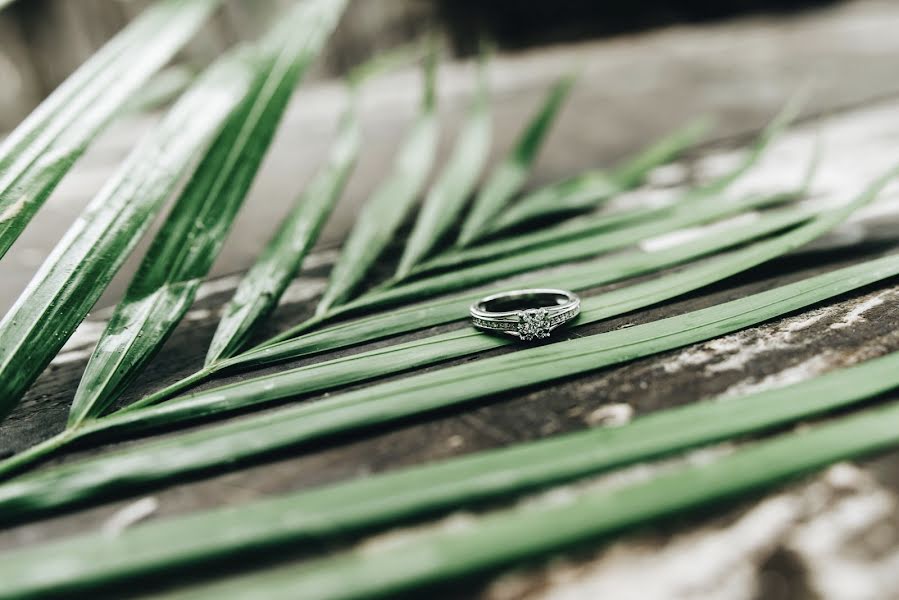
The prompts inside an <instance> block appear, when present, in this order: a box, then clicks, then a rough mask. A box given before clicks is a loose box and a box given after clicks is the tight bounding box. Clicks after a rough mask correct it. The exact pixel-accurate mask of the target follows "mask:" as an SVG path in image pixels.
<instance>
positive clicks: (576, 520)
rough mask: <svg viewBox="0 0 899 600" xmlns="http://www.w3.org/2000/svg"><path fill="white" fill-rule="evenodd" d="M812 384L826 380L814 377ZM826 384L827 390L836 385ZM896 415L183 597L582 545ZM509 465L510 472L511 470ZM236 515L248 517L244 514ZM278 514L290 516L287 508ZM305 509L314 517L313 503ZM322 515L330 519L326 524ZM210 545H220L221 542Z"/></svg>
mask: <svg viewBox="0 0 899 600" xmlns="http://www.w3.org/2000/svg"><path fill="white" fill-rule="evenodd" d="M892 358H893V359H894V360H892V362H890V363H889V367H890V368H891V369H893V370H894V371H895V370H896V369H897V368H899V361H896V360H895V357H892ZM887 372H888V371H887V370H885V369H871V370H870V371H864V370H862V371H852V372H849V373H846V374H844V377H842V378H834V379H830V380H829V381H830V382H833V383H842V384H844V385H848V386H855V385H866V384H867V383H868V382H867V381H865V380H863V379H862V376H864V375H867V374H868V373H871V374H872V375H875V376H876V375H881V374H886V373H887ZM798 389H799V391H805V389H804V388H801V387H800V388H798ZM791 391H792V390H791ZM810 391H818V388H815V387H814V386H813V387H812V389H810ZM821 391H822V392H823V393H825V394H827V392H829V391H830V390H824V389H821ZM827 395H832V394H827ZM780 399H781V400H782V401H783V402H790V401H792V400H800V399H806V398H803V397H802V396H796V395H794V394H792V393H784V394H783V395H782V396H781V397H780ZM897 423H899V404H896V403H893V404H890V405H889V406H887V407H884V408H880V409H873V410H867V411H864V412H862V413H861V414H858V415H856V416H852V417H847V418H845V419H841V420H838V421H835V422H833V423H829V424H826V425H821V426H818V427H814V428H812V429H811V430H810V431H807V432H803V433H802V434H795V433H794V434H786V435H781V436H778V437H777V438H775V439H773V440H771V441H767V442H762V443H759V444H754V445H750V446H748V447H747V448H745V449H741V450H737V451H735V452H733V453H732V454H730V455H728V456H725V457H723V458H719V459H717V460H715V461H714V462H711V463H708V464H704V465H696V466H686V467H680V468H675V469H672V470H670V471H667V472H665V473H662V474H659V475H656V476H655V477H653V478H650V479H648V480H646V481H639V482H636V483H629V484H623V485H622V486H620V487H617V488H616V489H614V490H613V491H590V492H587V493H582V494H579V495H577V496H575V497H574V498H571V499H570V500H568V501H567V502H562V503H560V502H559V501H558V500H557V499H553V500H549V501H542V502H535V503H531V504H529V505H527V506H525V507H524V508H520V509H507V510H503V511H499V512H496V513H493V514H489V515H487V516H484V517H481V518H479V519H478V520H477V524H476V526H473V527H461V528H458V527H457V528H452V529H450V528H443V529H438V530H436V531H423V532H419V533H414V532H413V533H412V534H411V535H409V536H408V537H405V538H404V539H401V540H399V541H397V542H396V543H393V544H390V545H389V546H387V547H385V546H384V545H377V546H372V547H368V548H366V547H362V548H358V549H354V550H351V551H348V552H343V553H339V554H336V555H333V556H330V557H326V558H322V559H318V560H313V561H310V562H308V563H306V564H303V565H302V566H300V567H295V566H289V567H282V568H279V569H272V570H268V571H262V572H258V573H253V574H249V575H244V576H240V577H236V578H227V579H224V580H221V581H218V582H215V583H212V584H209V585H206V586H201V587H199V588H195V589H194V590H193V591H191V590H190V589H189V588H188V590H186V591H185V592H183V593H182V594H180V595H179V597H180V598H184V599H190V598H193V599H200V598H221V597H222V596H223V595H225V594H230V595H232V596H234V597H241V596H242V595H248V596H254V595H260V596H264V597H266V598H294V597H296V595H298V594H301V595H302V596H303V597H304V598H310V599H312V598H314V599H316V600H339V599H345V598H347V599H348V598H358V597H361V596H384V597H387V596H392V595H395V594H399V593H401V592H409V591H411V590H415V589H418V588H422V587H428V586H433V585H434V584H437V583H440V582H445V581H447V580H456V579H460V578H464V577H466V576H471V575H476V574H483V573H485V572H489V571H493V570H496V569H498V568H501V567H504V566H508V565H512V564H515V563H521V562H523V561H528V560H534V559H536V558H540V557H544V556H548V555H550V554H552V553H554V552H558V551H562V550H566V549H574V548H577V547H578V546H579V545H580V544H582V543H584V542H587V541H590V540H596V539H599V538H601V537H603V536H609V535H613V534H617V533H619V532H621V531H623V530H626V529H628V528H631V527H637V526H640V525H643V524H645V523H647V522H652V521H657V520H659V519H660V518H662V517H667V516H672V515H678V514H683V513H687V512H689V511H691V510H695V509H698V508H700V507H710V506H714V505H715V504H720V503H725V502H733V501H734V500H735V499H736V498H739V497H740V496H742V495H747V494H752V493H757V492H759V491H761V490H765V489H770V488H772V487H774V486H776V485H778V484H783V483H786V482H788V481H790V480H791V479H795V478H796V477H799V476H802V475H805V474H807V473H810V472H812V471H814V470H816V469H820V468H822V467H825V466H827V465H830V464H833V463H835V462H837V461H840V460H846V459H853V458H862V457H866V456H870V455H873V454H876V453H879V452H883V451H885V450H888V449H891V448H895V447H896V445H897V444H899V428H897V426H896V425H897ZM502 475H503V476H504V477H505V476H507V475H508V474H507V472H506V471H504V472H503V473H502ZM441 483H446V482H445V481H441ZM441 489H445V488H441ZM331 500H333V498H331ZM371 504H372V503H371V502H368V503H367V505H368V506H370V505H371ZM230 516H232V518H237V519H242V517H243V514H241V513H239V512H238V513H237V514H233V515H230ZM316 516H320V515H316ZM344 516H345V513H341V517H344ZM279 517H281V518H283V513H281V514H279ZM303 517H305V518H308V519H310V521H311V520H312V517H311V516H310V514H309V513H308V512H305V513H303ZM323 521H324V522H325V523H327V525H322V523H323ZM306 522H307V523H309V524H310V527H309V529H310V530H311V531H312V532H313V533H312V535H313V536H314V537H315V538H316V539H317V538H319V537H320V536H321V531H322V528H328V530H329V531H336V532H340V533H343V532H342V531H341V530H340V529H339V527H338V525H337V524H335V523H333V522H329V521H327V520H325V519H323V520H319V521H316V522H315V523H314V524H312V523H310V522H309V521H306ZM282 532H283V530H281V531H279V532H278V533H277V534H276V533H275V532H272V536H271V537H270V538H268V539H273V538H275V537H276V536H277V537H278V538H279V539H283V538H281V535H283V533H282ZM210 550H211V552H212V553H218V552H219V550H218V549H217V548H215V549H213V548H210Z"/></svg>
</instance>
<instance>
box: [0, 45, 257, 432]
mask: <svg viewBox="0 0 899 600" xmlns="http://www.w3.org/2000/svg"><path fill="white" fill-rule="evenodd" d="M253 75H254V70H253V68H252V63H250V62H249V61H247V60H246V56H245V55H243V54H237V55H232V56H230V57H229V58H225V59H222V60H220V61H219V62H218V63H217V64H216V65H215V66H213V67H211V68H210V70H209V71H208V73H207V74H206V75H205V76H204V77H203V78H202V79H200V80H199V81H198V82H197V84H196V85H195V86H194V88H193V89H192V90H191V91H190V92H188V93H187V94H186V96H185V97H184V98H183V99H182V100H181V101H180V102H179V103H177V104H176V105H175V106H174V108H173V109H172V110H171V112H170V113H169V114H168V116H167V117H166V118H165V119H163V121H162V123H161V124H160V125H159V126H158V127H156V128H155V129H154V131H153V132H152V133H151V134H150V135H149V136H148V137H147V138H146V139H145V140H143V141H142V142H141V143H140V145H138V146H137V148H135V150H134V151H133V152H132V154H131V156H130V157H129V158H128V159H127V160H126V161H125V162H124V164H123V165H122V167H121V168H120V170H119V172H118V174H117V175H116V176H115V177H114V178H113V179H112V180H110V182H109V183H108V184H107V185H106V187H104V188H103V190H102V191H101V192H100V193H99V194H98V195H97V197H96V198H95V199H94V200H93V201H92V202H91V203H90V204H89V205H88V207H87V208H86V209H85V211H84V213H83V214H82V215H81V217H80V218H79V219H78V221H77V222H76V223H75V224H74V225H73V226H72V227H71V228H70V229H69V231H68V232H67V233H66V234H65V236H64V237H63V239H62V240H61V241H60V242H59V244H57V246H56V248H55V249H54V250H53V252H52V253H51V255H50V256H49V257H48V258H47V260H46V261H45V262H44V264H43V265H41V268H40V269H39V270H38V272H37V274H36V275H35V276H34V279H33V280H32V281H31V283H30V284H29V285H28V287H27V288H26V289H25V291H24V292H23V293H22V295H21V296H20V297H19V299H18V301H17V302H16V304H15V305H14V306H13V308H12V309H11V310H10V311H9V313H8V314H7V315H6V316H5V317H4V319H3V320H2V321H0V417H2V416H5V415H6V414H7V413H8V412H9V411H10V410H11V409H12V408H13V407H14V406H15V404H16V403H17V402H18V400H19V398H20V397H21V396H22V394H23V393H24V392H25V390H26V389H27V387H28V386H29V385H30V384H31V382H32V381H34V379H35V378H36V377H37V376H38V375H39V374H40V372H41V371H42V370H43V369H44V367H46V366H47V364H48V363H49V362H50V360H52V358H53V356H54V355H55V354H56V352H57V351H58V350H59V349H60V348H61V347H62V345H63V344H64V343H65V341H66V340H67V339H68V338H69V336H70V335H71V334H72V332H73V331H74V330H75V328H76V327H77V326H78V324H79V323H80V322H81V321H82V319H84V317H85V316H86V315H87V313H88V311H89V310H90V309H91V307H92V306H93V305H94V303H95V302H96V301H97V300H98V299H99V297H100V295H101V294H102V293H103V290H104V289H105V288H106V286H107V285H108V284H109V281H110V280H111V279H112V276H113V275H114V274H115V273H116V271H117V270H118V269H119V267H120V266H121V265H122V263H123V262H124V261H125V259H126V258H127V257H128V255H129V254H130V252H131V251H132V250H133V249H134V246H135V244H136V243H137V241H138V240H139V239H140V238H141V236H142V235H143V234H144V232H145V231H146V229H147V227H148V226H149V224H150V223H151V222H152V220H153V217H154V215H155V214H156V213H157V212H158V211H159V210H160V209H161V208H162V205H163V202H164V201H165V199H166V198H167V197H169V195H170V194H171V193H172V191H173V190H174V188H175V186H176V185H177V184H178V182H179V181H180V180H181V179H182V178H183V176H184V174H185V172H187V171H188V170H189V167H190V166H191V165H192V164H193V163H194V159H195V158H196V157H197V156H198V155H199V154H200V153H202V152H203V151H204V150H205V148H206V147H207V146H208V144H209V142H210V140H211V139H212V137H213V136H214V135H215V134H216V133H217V132H218V131H219V129H221V127H222V125H223V124H224V122H225V120H226V118H227V117H228V115H229V114H230V113H231V111H232V110H234V109H235V108H236V106H237V105H238V104H239V103H240V101H241V100H242V98H243V97H244V96H245V95H246V94H247V92H248V90H249V88H250V84H251V82H252V77H253Z"/></svg>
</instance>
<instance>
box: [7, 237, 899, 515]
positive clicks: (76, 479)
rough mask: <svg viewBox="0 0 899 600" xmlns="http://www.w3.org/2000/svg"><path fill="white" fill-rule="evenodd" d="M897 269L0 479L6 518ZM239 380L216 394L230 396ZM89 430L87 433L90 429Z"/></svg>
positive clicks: (797, 288) (580, 368)
mask: <svg viewBox="0 0 899 600" xmlns="http://www.w3.org/2000/svg"><path fill="white" fill-rule="evenodd" d="M896 274H899V256H896V255H894V256H887V257H885V258H880V259H875V260H869V261H866V262H863V263H860V264H857V265H853V266H851V267H845V268H841V269H837V270H835V271H831V272H828V273H825V274H822V275H817V276H814V277H809V278H807V279H804V280H801V281H797V282H795V283H791V284H788V285H784V286H780V287H777V288H773V289H770V290H767V291H764V292H760V293H757V294H753V295H750V296H746V297H742V298H739V299H737V300H732V301H730V302H726V303H723V304H719V305H715V306H711V307H709V308H704V309H701V310H696V311H692V312H688V313H685V314H682V315H678V316H674V317H669V318H666V319H661V320H658V321H654V322H650V323H646V324H644V325H636V326H634V327H629V328H626V329H619V330H615V331H611V332H608V333H603V334H600V335H594V336H589V337H585V338H579V339H574V340H569V341H566V342H564V343H561V344H550V345H547V346H541V347H535V348H529V349H525V350H520V351H518V352H514V353H511V354H505V355H500V356H495V357H491V358H485V359H482V360H479V361H476V362H470V363H466V364H461V365H457V366H453V367H448V368H444V369H440V370H437V371H432V372H428V373H422V374H419V375H413V376H410V377H406V378H403V379H399V380H396V381H388V382H385V383H381V384H378V385H375V386H371V387H368V388H364V389H361V390H357V391H350V392H346V393H343V394H338V395H335V396H331V397H328V398H324V399H321V400H318V401H317V402H314V403H312V404H308V405H300V406H294V407H289V408H285V409H281V410H278V411H274V412H272V413H269V414H262V415H258V416H254V417H250V418H247V419H244V420H241V421H237V422H232V423H225V424H222V425H218V426H214V427H210V428H206V429H202V430H199V431H193V432H188V433H185V434H181V435H175V436H172V437H169V438H167V439H165V440H162V441H159V442H155V443H148V444H140V445H136V446H133V447H130V448H126V449H123V450H120V451H118V452H117V453H116V454H113V455H107V456H101V457H98V458H95V459H91V460H84V461H80V462H71V463H68V464H65V465H63V466H60V467H52V468H48V469H45V470H42V471H40V472H38V473H35V474H32V475H26V476H23V477H21V478H19V479H18V480H14V481H11V482H9V483H7V484H4V485H2V486H0V509H2V510H0V515H2V518H4V519H8V520H11V521H15V520H23V519H29V518H34V516H36V515H38V514H41V513H43V512H45V511H48V510H59V509H61V508H63V507H66V506H70V505H72V504H75V503H85V502H88V501H96V500H97V499H100V498H102V497H104V496H108V495H110V494H115V493H127V492H128V491H129V490H133V489H134V488H135V486H143V485H149V484H151V483H152V484H159V483H161V482H164V481H170V480H173V479H180V478H184V477H187V476H189V475H192V474H197V473H206V472H209V471H210V470H212V469H222V468H233V467H234V466H235V465H238V464H240V463H241V462H242V461H245V460H249V459H251V458H253V457H258V456H260V455H264V454H268V453H271V452H274V451H275V450H278V449H280V448H286V447H296V446H297V445H299V444H301V443H307V442H310V441H312V440H320V439H323V438H327V437H329V436H334V435H338V434H340V435H342V434H346V433H348V432H351V431H355V430H359V429H363V428H368V427H373V426H376V425H383V424H386V423H392V422H395V421H397V420H399V419H404V418H409V417H411V416H413V415H422V414H425V413H428V412H432V411H435V410H442V409H447V408H449V407H456V406H461V405H463V404H465V403H468V402H471V401H473V400H476V399H479V398H484V397H489V396H490V395H492V394H496V393H500V392H507V391H510V390H515V389H522V388H525V387H528V386H533V385H537V384H541V383H548V382H551V381H557V380H559V379H561V378H563V377H570V376H573V375H577V374H582V373H586V372H589V371H595V370H597V369H599V368H602V367H605V366H610V365H614V364H620V363H622V362H625V361H630V360H634V359H636V358H640V357H642V356H649V355H652V354H657V353H659V352H663V351H666V350H672V349H674V348H679V347H682V346H686V345H688V344H692V343H696V342H700V341H704V340H707V339H711V338H714V337H717V336H720V335H723V334H726V333H729V332H733V331H738V330H740V329H745V328H746V327H750V326H752V325H755V324H758V323H761V322H764V321H767V320H770V319H773V318H776V317H779V316H783V315H785V314H788V313H790V312H794V311H797V310H799V309H802V308H805V307H808V306H811V305H813V304H816V303H818V302H822V301H824V300H828V299H831V298H834V297H837V296H839V295H841V294H845V293H847V292H850V291H853V290H857V289H859V288H862V287H864V286H866V285H870V284H872V283H875V282H878V281H882V280H884V279H888V278H890V277H893V276H895V275H896ZM268 383H272V382H271V381H269V382H268ZM296 383H297V378H296V377H295V376H294V375H293V374H291V373H288V374H285V375H284V377H283V379H282V380H281V381H280V388H281V390H282V391H283V390H284V389H285V388H288V387H289V386H291V385H295V384H296ZM233 387H235V386H226V387H223V388H219V389H218V390H217V392H218V393H220V394H221V393H227V391H228V389H230V388H233ZM275 388H278V384H276V385H275ZM271 392H272V389H266V388H265V386H260V387H259V389H257V390H255V393H258V394H267V393H271ZM136 414H137V411H135V412H133V413H131V414H130V415H125V416H124V417H123V418H124V419H125V421H123V422H122V423H125V422H128V423H129V424H130V425H134V424H137V426H138V428H140V427H142V426H145V425H146V422H141V421H140V419H137V420H134V419H133V417H134V415H136ZM107 419H109V418H107ZM113 419H114V418H113ZM129 419H130V421H129ZM111 423H112V419H110V421H109V422H107V424H102V423H101V424H100V425H99V427H100V428H104V427H105V428H107V429H108V428H109V427H110V424H111ZM84 435H85V436H87V435H90V429H89V426H88V428H87V429H85V431H84Z"/></svg>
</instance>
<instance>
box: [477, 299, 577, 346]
mask: <svg viewBox="0 0 899 600" xmlns="http://www.w3.org/2000/svg"><path fill="white" fill-rule="evenodd" d="M468 312H469V313H471V321H472V324H473V325H474V326H475V327H477V328H479V329H486V330H490V331H498V332H501V333H507V334H509V335H512V336H515V337H517V338H520V339H521V340H523V341H526V342H530V341H532V340H536V339H543V338H547V337H549V334H550V333H551V332H552V331H553V330H554V329H556V328H557V327H560V326H561V325H563V324H565V323H567V322H568V321H571V320H572V319H574V318H575V317H576V316H578V314H579V313H580V312H581V299H580V298H578V297H577V295H575V294H573V293H571V292H569V291H566V290H545V289H537V290H514V291H511V292H502V293H500V294H494V295H492V296H487V297H486V298H484V299H482V300H480V301H478V302H475V303H474V304H472V305H471V308H469V309H468Z"/></svg>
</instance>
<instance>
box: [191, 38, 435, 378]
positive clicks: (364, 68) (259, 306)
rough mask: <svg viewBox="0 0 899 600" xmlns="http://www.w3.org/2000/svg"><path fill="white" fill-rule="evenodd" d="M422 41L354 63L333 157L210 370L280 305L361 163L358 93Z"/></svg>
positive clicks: (299, 205)
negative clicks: (349, 179) (354, 169)
mask: <svg viewBox="0 0 899 600" xmlns="http://www.w3.org/2000/svg"><path fill="white" fill-rule="evenodd" d="M420 49H421V45H420V44H413V45H410V46H401V47H399V48H397V49H395V50H392V51H390V52H386V53H384V54H381V55H378V56H376V57H375V58H373V59H372V60H369V61H366V62H365V63H363V64H362V65H360V66H358V67H356V68H354V69H353V70H352V71H351V72H350V73H349V75H348V76H347V81H348V83H349V93H350V98H349V100H348V105H347V107H346V109H345V111H344V113H343V115H342V117H341V118H340V120H339V123H338V130H337V134H336V138H335V140H334V142H333V144H332V148H331V153H330V157H329V160H328V161H327V163H326V164H325V165H324V166H323V167H322V169H321V170H320V171H319V172H318V173H317V174H316V175H315V176H314V177H313V179H312V181H311V182H310V183H309V184H308V187H307V189H306V190H305V191H303V193H302V194H300V197H299V198H298V199H297V202H296V203H295V206H294V208H293V210H291V212H290V213H289V214H288V215H287V217H286V218H285V219H284V221H283V222H282V223H281V226H280V227H279V228H278V231H277V232H276V233H275V235H274V237H273V238H272V239H271V240H270V241H269V243H268V245H266V247H265V249H264V250H263V252H262V254H261V255H260V256H259V260H258V261H257V262H256V264H254V265H253V267H252V268H251V269H250V270H249V271H247V274H246V276H244V278H243V279H242V280H241V282H240V285H239V286H238V288H237V290H236V291H235V293H234V297H233V298H232V299H231V301H230V302H229V303H228V305H227V306H226V307H225V309H224V315H223V316H222V320H221V322H220V323H219V325H218V328H217V329H216V331H215V334H214V335H213V338H212V342H211V344H210V347H209V352H208V353H207V356H206V366H205V369H206V370H208V369H210V368H211V365H213V364H214V363H216V362H218V361H220V360H222V359H224V358H227V357H229V356H231V355H232V354H234V352H236V351H237V350H239V349H240V346H241V345H243V343H244V342H245V341H246V338H247V337H248V335H249V334H250V332H251V331H252V330H253V328H254V327H255V326H256V325H257V324H258V323H260V322H261V321H262V320H263V319H264V318H265V317H266V316H267V315H269V314H270V313H271V311H272V310H274V308H275V306H276V305H277V303H278V300H279V299H280V298H281V296H282V294H283V293H284V291H285V290H286V289H287V286H288V285H289V284H290V280H291V279H292V278H293V276H294V275H295V274H296V272H297V269H298V268H299V266H300V264H301V263H302V261H303V259H304V258H305V256H306V254H307V253H308V252H309V250H310V248H312V245H313V244H314V243H315V241H316V240H317V239H318V234H319V232H320V230H321V228H322V226H323V225H324V223H325V221H326V220H327V219H328V216H329V215H330V214H331V211H332V209H333V208H334V205H335V203H336V202H337V199H338V198H339V197H340V194H341V193H342V191H343V189H344V186H345V185H346V182H347V179H348V178H349V176H350V174H351V173H352V170H353V168H354V166H355V164H356V158H357V157H358V155H359V149H360V146H361V135H362V132H361V127H360V123H359V116H358V114H357V111H358V106H357V104H358V101H359V100H358V95H359V93H360V87H361V86H362V84H364V83H365V82H366V81H367V80H369V79H370V78H372V77H375V76H377V75H379V74H381V73H382V72H385V71H389V70H392V69H394V68H396V67H397V66H400V65H404V64H406V63H407V62H408V61H409V60H411V59H413V58H415V57H416V56H418V55H419V54H420Z"/></svg>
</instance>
